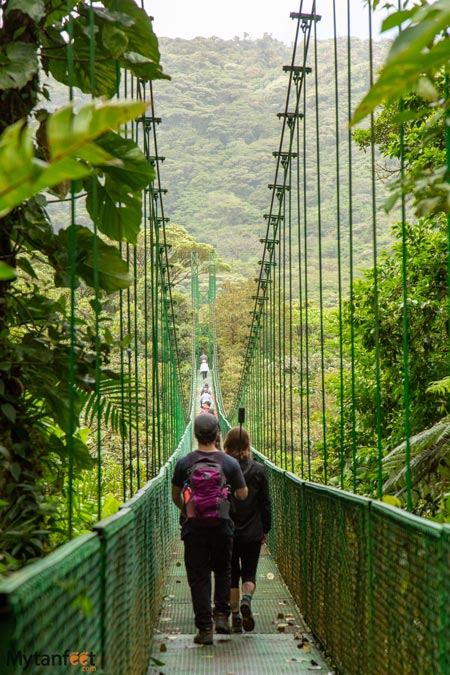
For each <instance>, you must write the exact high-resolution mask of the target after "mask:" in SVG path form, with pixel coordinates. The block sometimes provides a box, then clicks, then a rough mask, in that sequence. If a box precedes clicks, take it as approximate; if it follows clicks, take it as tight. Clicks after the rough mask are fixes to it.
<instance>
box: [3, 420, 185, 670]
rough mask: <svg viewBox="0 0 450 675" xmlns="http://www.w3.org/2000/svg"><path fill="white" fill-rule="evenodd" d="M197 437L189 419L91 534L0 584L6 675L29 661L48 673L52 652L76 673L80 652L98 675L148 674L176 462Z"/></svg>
mask: <svg viewBox="0 0 450 675" xmlns="http://www.w3.org/2000/svg"><path fill="white" fill-rule="evenodd" d="M191 435H192V425H191V423H189V424H188V426H187V427H186V430H185V432H184V434H183V437H182V439H181V441H180V443H179V445H178V448H177V449H176V451H175V452H174V454H173V455H172V456H171V457H170V459H169V460H168V461H167V462H166V463H165V465H164V466H163V467H162V468H161V469H160V471H159V473H158V475H157V476H156V477H154V478H153V479H152V480H150V481H149V482H148V483H147V484H146V485H145V486H143V487H142V488H141V489H140V490H139V492H138V493H137V494H136V495H134V496H133V497H132V498H131V499H130V500H129V501H128V502H126V503H125V504H124V505H123V506H122V507H121V508H120V509H119V511H118V512H117V513H116V514H114V515H113V516H111V517H109V518H106V519H104V520H102V521H100V522H99V523H97V524H96V525H95V527H94V532H93V533H91V534H86V535H82V536H80V537H77V538H76V539H74V540H72V541H70V542H68V543H66V544H63V545H62V546H61V547H59V548H58V549H56V550H55V551H53V552H52V553H50V554H49V555H48V556H47V557H46V558H44V559H43V560H39V561H37V562H35V563H32V564H31V565H29V566H28V567H25V568H24V569H22V570H20V571H18V572H16V573H14V574H12V575H11V576H10V577H8V578H7V579H5V580H2V581H1V582H0V672H1V673H2V674H5V675H16V674H17V675H18V674H19V673H22V672H23V669H24V665H25V664H26V663H27V661H26V659H30V661H29V663H30V666H29V672H30V673H36V672H41V670H40V666H39V663H40V664H41V665H42V664H44V665H45V663H44V661H43V658H44V656H45V655H47V657H48V658H50V659H53V662H52V661H50V665H51V664H52V663H53V665H54V666H58V667H59V668H61V672H71V670H70V669H71V665H70V663H69V662H68V658H69V655H70V654H72V653H75V652H81V653H84V652H87V653H88V654H89V653H90V654H92V657H91V658H92V659H93V663H90V664H89V665H95V667H96V671H95V672H96V673H101V672H104V673H108V675H123V673H125V672H130V673H131V672H132V673H135V674H136V675H138V674H139V673H145V672H146V671H147V667H148V655H149V645H150V643H151V639H152V633H153V626H154V624H155V621H156V617H157V614H158V611H159V609H160V604H161V599H162V592H163V583H162V581H163V576H164V573H165V570H166V568H167V563H168V557H169V555H170V553H171V544H172V542H173V540H174V538H175V536H176V533H177V517H176V510H175V508H171V498H170V479H171V475H172V470H173V465H174V462H175V461H176V460H177V459H178V457H179V456H181V455H182V454H185V453H186V452H187V451H188V450H189V449H190V443H191ZM74 658H76V657H74ZM83 658H90V657H89V656H87V657H85V656H83ZM36 659H38V661H36ZM64 660H65V661H66V662H65V661H64ZM27 672H28V671H27ZM58 672H59V670H58Z"/></svg>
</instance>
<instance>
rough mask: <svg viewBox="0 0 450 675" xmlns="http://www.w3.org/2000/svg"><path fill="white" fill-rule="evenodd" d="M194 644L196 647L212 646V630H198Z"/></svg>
mask: <svg viewBox="0 0 450 675" xmlns="http://www.w3.org/2000/svg"><path fill="white" fill-rule="evenodd" d="M194 642H195V644H196V645H212V643H213V629H212V628H200V629H199V631H198V633H197V635H194Z"/></svg>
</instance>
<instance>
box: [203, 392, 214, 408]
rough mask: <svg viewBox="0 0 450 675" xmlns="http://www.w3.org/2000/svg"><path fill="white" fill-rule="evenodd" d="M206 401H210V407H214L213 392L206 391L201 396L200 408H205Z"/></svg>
mask: <svg viewBox="0 0 450 675" xmlns="http://www.w3.org/2000/svg"><path fill="white" fill-rule="evenodd" d="M205 403H208V405H209V406H210V408H212V404H213V400H212V398H211V394H208V393H206V392H205V393H204V394H202V395H201V396H200V408H203V405H204V404H205Z"/></svg>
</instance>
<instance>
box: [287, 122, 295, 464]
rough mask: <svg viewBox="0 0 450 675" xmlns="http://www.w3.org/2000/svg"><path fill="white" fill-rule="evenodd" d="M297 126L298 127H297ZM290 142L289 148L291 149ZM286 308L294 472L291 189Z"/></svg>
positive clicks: (288, 214)
mask: <svg viewBox="0 0 450 675" xmlns="http://www.w3.org/2000/svg"><path fill="white" fill-rule="evenodd" d="M297 126H298V125H297ZM292 145H293V144H292V141H291V147H292ZM289 185H291V186H292V185H293V180H292V156H291V157H290V158H289ZM287 219H288V254H287V255H288V264H289V268H288V284H289V293H288V306H289V314H288V317H289V324H288V325H289V378H288V380H289V384H288V387H289V446H290V466H289V470H290V471H292V472H294V468H295V467H294V456H295V448H294V391H293V334H292V321H293V313H292V303H293V300H294V298H293V288H292V189H291V190H290V191H289V202H288V213H287ZM285 222H286V221H285Z"/></svg>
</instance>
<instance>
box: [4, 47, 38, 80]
mask: <svg viewBox="0 0 450 675" xmlns="http://www.w3.org/2000/svg"><path fill="white" fill-rule="evenodd" d="M0 54H1V61H0V89H22V87H24V86H25V85H26V84H27V83H28V82H29V81H30V80H32V79H33V77H34V76H35V75H36V73H37V72H38V67H39V64H38V58H37V53H36V46H35V45H32V44H27V43H25V42H10V43H8V44H7V45H6V52H5V50H4V49H3V50H2V51H1V52H0Z"/></svg>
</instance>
